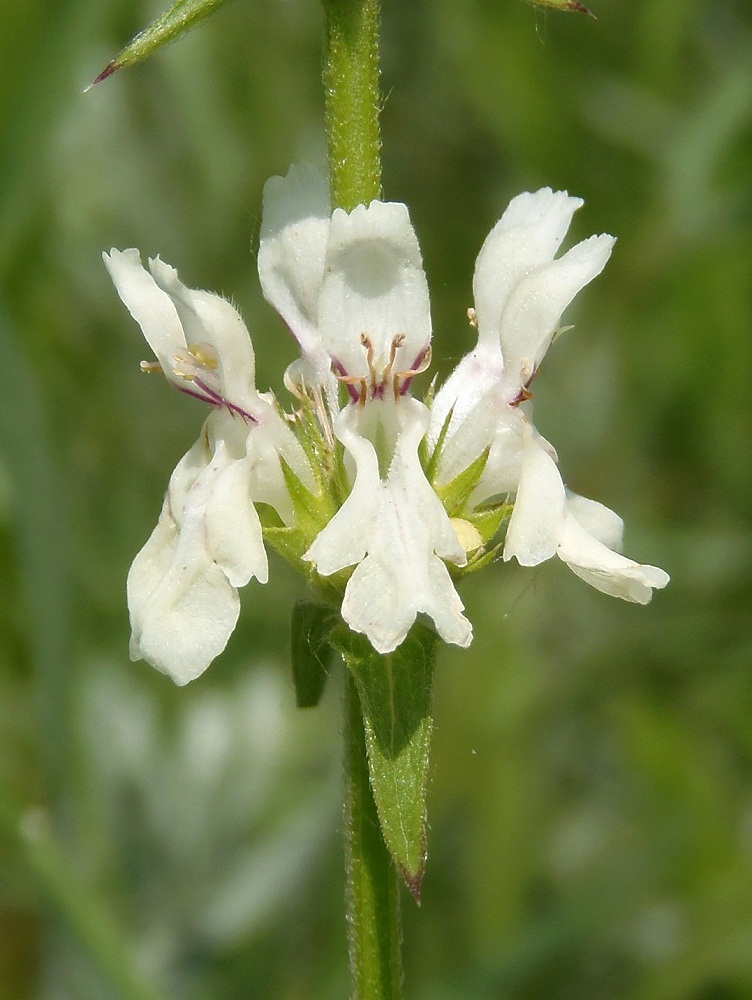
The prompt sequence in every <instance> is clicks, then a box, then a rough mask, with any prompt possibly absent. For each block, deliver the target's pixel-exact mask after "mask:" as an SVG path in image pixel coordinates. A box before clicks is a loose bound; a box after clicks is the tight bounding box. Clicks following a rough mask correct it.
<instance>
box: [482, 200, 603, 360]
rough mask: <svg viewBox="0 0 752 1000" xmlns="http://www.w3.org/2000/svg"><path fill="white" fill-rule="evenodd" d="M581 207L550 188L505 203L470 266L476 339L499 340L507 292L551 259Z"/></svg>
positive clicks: (580, 202) (576, 201) (576, 202)
mask: <svg viewBox="0 0 752 1000" xmlns="http://www.w3.org/2000/svg"><path fill="white" fill-rule="evenodd" d="M582 204H583V202H582V199H581V198H572V197H570V196H569V195H568V194H567V193H566V191H552V190H551V188H541V190H540V191H535V192H534V193H530V192H525V193H523V194H520V195H518V196H517V197H516V198H513V199H512V201H511V202H510V203H509V207H508V208H507V210H506V211H505V212H504V214H503V215H502V217H501V219H500V220H499V221H498V222H497V223H496V225H495V226H494V228H493V229H492V230H491V232H490V233H489V234H488V236H487V237H486V240H485V242H484V244H483V246H482V247H481V250H480V253H479V254H478V259H477V262H476V265H475V276H474V279H473V294H474V298H475V311H476V314H477V317H478V331H479V336H480V338H481V340H484V341H493V340H498V336H499V329H500V326H501V314H502V312H503V310H504V306H505V305H506V302H507V298H508V296H509V294H510V293H511V291H512V289H513V288H514V286H515V285H516V284H517V282H518V281H520V279H521V278H523V277H524V275H525V274H527V273H528V271H530V270H532V269H533V268H535V267H539V266H540V265H541V264H543V263H546V262H547V261H550V260H552V259H553V256H554V254H555V253H556V251H557V250H558V248H559V246H560V244H561V242H562V240H563V239H564V236H565V235H566V233H567V230H568V228H569V224H570V222H571V221H572V216H573V215H574V213H575V212H576V211H577V209H578V208H580V206H581V205H582Z"/></svg>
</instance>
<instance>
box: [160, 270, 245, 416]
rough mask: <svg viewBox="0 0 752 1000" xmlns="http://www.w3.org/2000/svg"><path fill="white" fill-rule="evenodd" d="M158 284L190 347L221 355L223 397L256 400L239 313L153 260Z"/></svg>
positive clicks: (216, 296)
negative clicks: (202, 346)
mask: <svg viewBox="0 0 752 1000" xmlns="http://www.w3.org/2000/svg"><path fill="white" fill-rule="evenodd" d="M149 268H150V270H151V274H152V277H153V278H154V281H155V283H156V284H157V285H158V287H159V288H161V289H162V291H164V292H166V293H167V294H168V295H169V296H170V298H171V299H172V302H173V305H174V306H175V309H176V311H177V314H178V316H179V318H180V322H181V324H182V327H183V332H184V339H185V341H186V343H187V344H188V345H189V346H194V345H197V344H202V343H208V344H211V346H212V347H213V348H214V349H215V351H216V354H217V365H218V374H219V378H220V381H221V384H222V387H223V393H222V395H223V396H224V397H225V398H226V399H229V400H231V401H232V402H233V403H235V404H237V405H239V406H243V405H246V406H248V405H249V404H250V405H252V404H253V400H255V398H256V390H255V384H254V377H255V358H254V355H253V345H252V344H251V338H250V336H249V334H248V329H247V328H246V325H245V323H244V322H243V320H242V319H241V317H240V315H239V314H238V312H237V310H236V309H235V308H234V307H233V306H232V305H230V303H229V302H227V301H226V300H225V299H223V298H222V297H221V296H220V295H215V294H213V293H212V292H204V291H201V290H199V289H192V288H186V286H185V285H184V284H183V283H182V282H181V281H180V279H179V277H178V273H177V271H176V270H175V268H174V267H171V266H170V265H169V264H165V262H164V261H162V260H160V258H159V257H156V258H154V259H152V260H149Z"/></svg>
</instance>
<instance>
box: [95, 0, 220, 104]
mask: <svg viewBox="0 0 752 1000" xmlns="http://www.w3.org/2000/svg"><path fill="white" fill-rule="evenodd" d="M225 3H227V0H177V3H174V4H173V5H172V7H170V9H169V10H167V11H165V12H164V14H162V15H161V17H158V18H157V19H156V21H152V23H151V24H150V25H149V27H148V28H144V30H143V31H142V32H140V34H138V35H136V37H135V38H134V39H133V40H132V41H131V42H129V43H128V45H126V46H125V48H124V49H122V50H121V51H120V52H119V53H118V54H117V55H116V56H115V58H114V59H113V60H112V62H111V63H109V64H108V65H107V66H106V67H105V68H104V69H103V70H102V72H101V73H100V74H99V76H98V77H97V78H96V79H95V80H94V81H92V83H91V84H89V87H93V86H94V84H96V83H101V82H102V80H106V79H107V77H108V76H112V74H113V73H116V72H117V71H118V70H119V69H127V68H128V67H129V66H134V65H135V64H136V63H139V62H141V60H142V59H146V58H147V57H148V56H150V55H152V54H153V53H154V52H156V51H157V49H161V48H162V46H163V45H167V43H168V42H172V41H174V40H175V39H176V38H179V37H180V36H181V35H184V34H185V33H186V32H187V31H190V30H191V28H193V27H194V26H195V25H196V24H198V22H199V21H203V20H204V18H207V17H208V16H209V15H210V14H213V13H214V12H215V11H216V10H218V9H219V8H220V7H222V6H223V5H224V4H225ZM89 87H87V88H86V89H87V90H88V89H89Z"/></svg>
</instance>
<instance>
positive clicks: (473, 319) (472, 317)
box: [467, 306, 478, 328]
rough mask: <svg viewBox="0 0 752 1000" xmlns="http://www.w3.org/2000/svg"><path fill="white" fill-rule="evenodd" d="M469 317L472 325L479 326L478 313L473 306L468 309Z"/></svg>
mask: <svg viewBox="0 0 752 1000" xmlns="http://www.w3.org/2000/svg"><path fill="white" fill-rule="evenodd" d="M467 318H468V319H469V320H470V326H474V327H476V328H477V326H478V314H477V313H476V311H475V310H474V309H473V307H472V306H470V308H469V309H468V310H467Z"/></svg>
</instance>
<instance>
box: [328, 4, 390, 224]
mask: <svg viewBox="0 0 752 1000" xmlns="http://www.w3.org/2000/svg"><path fill="white" fill-rule="evenodd" d="M323 5H324V12H325V14H326V44H325V49H324V73H323V76H324V94H325V102H326V134H327V140H328V144H329V176H330V182H331V194H332V203H333V206H334V207H335V208H344V209H345V210H346V211H348V212H350V211H352V210H353V209H354V208H355V206H356V205H360V204H368V202H370V201H373V199H374V198H378V197H379V196H380V194H381V155H380V154H381V132H380V128H379V113H380V111H381V95H380V93H379V21H380V0H323Z"/></svg>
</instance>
